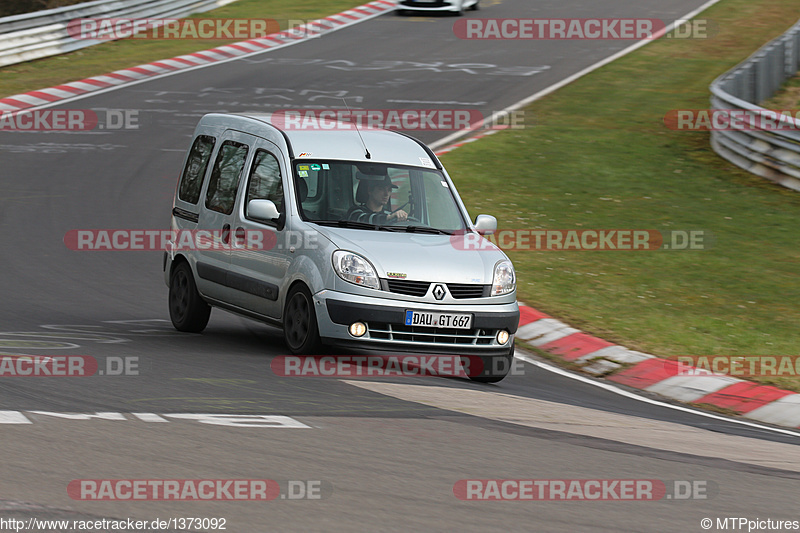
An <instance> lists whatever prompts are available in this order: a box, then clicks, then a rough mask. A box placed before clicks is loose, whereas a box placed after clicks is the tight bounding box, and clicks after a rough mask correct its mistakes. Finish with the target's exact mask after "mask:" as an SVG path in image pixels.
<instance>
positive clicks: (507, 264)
mask: <svg viewBox="0 0 800 533" xmlns="http://www.w3.org/2000/svg"><path fill="white" fill-rule="evenodd" d="M516 288H517V277H516V275H515V274H514V265H512V264H511V261H500V262H499V263H497V264H496V265H495V266H494V277H493V279H492V296H500V295H503V294H508V293H509V292H512V291H513V290H514V289H516Z"/></svg>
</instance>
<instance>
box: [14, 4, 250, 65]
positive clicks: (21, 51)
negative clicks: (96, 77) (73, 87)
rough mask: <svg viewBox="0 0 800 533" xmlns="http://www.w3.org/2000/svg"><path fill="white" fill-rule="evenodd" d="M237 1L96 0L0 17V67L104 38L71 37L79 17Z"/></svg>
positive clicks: (174, 13) (163, 12)
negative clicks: (72, 23)
mask: <svg viewBox="0 0 800 533" xmlns="http://www.w3.org/2000/svg"><path fill="white" fill-rule="evenodd" d="M235 1H236V0H97V1H95V2H86V3H83V4H76V5H73V6H67V7H62V8H58V9H47V10H44V11H36V12H34V13H26V14H23V15H12V16H10V17H2V18H0V67H2V66H6V65H13V64H15V63H22V62H24V61H30V60H32V59H39V58H42V57H48V56H53V55H58V54H64V53H66V52H72V51H73V50H78V49H80V48H86V47H87V46H93V45H95V44H100V43H102V42H107V41H106V40H90V39H74V38H72V37H71V36H70V35H69V33H68V31H67V24H68V23H69V21H70V20H73V19H79V18H112V17H118V18H177V17H185V16H187V15H190V14H192V13H202V12H204V11H210V10H212V9H216V8H218V7H221V6H224V5H226V4H230V3H231V2H235Z"/></svg>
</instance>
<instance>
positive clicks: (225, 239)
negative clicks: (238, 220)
mask: <svg viewBox="0 0 800 533" xmlns="http://www.w3.org/2000/svg"><path fill="white" fill-rule="evenodd" d="M230 241H231V225H230V224H225V225H224V226H222V244H228V243H229V242H230Z"/></svg>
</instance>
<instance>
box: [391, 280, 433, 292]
mask: <svg viewBox="0 0 800 533" xmlns="http://www.w3.org/2000/svg"><path fill="white" fill-rule="evenodd" d="M430 285H431V283H430V282H429V281H410V280H406V279H387V280H386V287H387V289H388V291H389V292H396V293H398V294H405V295H407V296H425V295H426V294H428V287H430Z"/></svg>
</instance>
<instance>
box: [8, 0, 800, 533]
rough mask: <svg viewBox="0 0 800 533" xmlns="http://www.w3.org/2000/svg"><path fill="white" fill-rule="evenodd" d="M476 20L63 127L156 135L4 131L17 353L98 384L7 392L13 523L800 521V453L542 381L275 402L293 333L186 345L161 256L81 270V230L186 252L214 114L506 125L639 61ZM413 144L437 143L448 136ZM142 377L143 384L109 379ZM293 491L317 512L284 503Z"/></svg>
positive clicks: (103, 261) (141, 89)
mask: <svg viewBox="0 0 800 533" xmlns="http://www.w3.org/2000/svg"><path fill="white" fill-rule="evenodd" d="M701 4H702V2H701V1H699V0H691V1H690V0H636V1H634V0H592V1H574V0H573V1H570V2H563V1H539V0H536V1H531V0H490V1H484V2H482V5H481V10H480V11H478V12H468V13H467V14H466V15H465V16H467V17H483V18H488V17H491V18H511V17H536V18H589V17H599V18H614V17H620V18H659V19H663V20H666V21H671V20H673V19H675V18H678V17H680V16H682V15H684V14H686V13H688V12H690V11H691V10H693V9H695V8H697V7H698V6H699V5H701ZM265 16H268V15H265ZM455 20H456V19H455V18H453V17H447V16H431V17H427V16H397V15H395V14H394V13H388V14H385V15H382V16H380V17H377V18H374V19H371V20H369V21H366V22H363V23H360V24H357V25H355V26H352V27H349V28H346V29H344V30H341V31H337V32H334V33H331V34H327V35H324V36H323V37H321V38H319V39H311V40H308V41H304V42H301V43H298V44H296V45H292V46H288V47H284V48H280V49H277V50H273V51H268V52H265V53H262V54H259V55H255V56H250V57H247V58H244V59H241V60H236V61H230V62H225V63H221V64H218V65H215V66H211V67H208V68H202V69H197V70H192V71H189V72H183V73H178V74H176V75H171V76H167V77H162V78H158V79H152V80H149V81H146V82H144V83H139V84H135V85H129V86H125V87H122V88H119V89H116V90H112V91H109V92H103V93H99V94H94V95H92V96H89V97H87V98H82V99H76V100H74V101H70V102H65V103H62V104H61V105H59V106H57V107H56V108H65V109H85V108H91V109H97V110H101V114H102V110H105V109H122V110H129V111H130V110H133V111H135V112H136V113H137V114H138V121H139V128H138V129H130V130H118V131H116V130H115V131H109V130H93V131H87V132H72V133H55V132H49V133H44V132H0V176H2V180H1V181H0V225H1V226H0V227H1V228H2V231H0V246H2V250H3V251H2V255H0V269H1V270H2V276H0V295H2V302H3V304H2V305H0V352H2V353H9V354H31V355H86V356H92V357H94V358H95V359H96V360H97V361H98V362H99V363H100V370H102V371H103V375H100V373H98V374H97V375H94V376H91V377H82V378H81V377H74V378H66V379H55V378H50V377H29V378H27V379H25V378H22V377H4V378H0V432H1V434H2V442H3V450H4V457H3V461H2V466H1V467H0V472H1V473H2V474H1V475H0V516H2V517H4V518H7V517H18V518H27V517H40V518H69V519H70V520H72V519H84V518H88V517H91V518H99V517H109V518H129V517H131V518H140V519H147V520H153V519H156V518H160V519H169V518H175V517H205V518H212V517H217V518H225V519H226V520H227V530H229V531H235V532H262V531H263V532H266V531H409V530H410V531H414V530H418V531H451V530H461V531H487V530H488V531H491V530H500V529H503V530H508V531H564V532H576V531H615V532H616V531H680V532H686V531H703V530H704V529H703V528H702V527H701V520H702V519H703V518H711V519H712V520H714V521H716V519H717V518H718V517H721V518H725V517H749V518H750V519H755V518H762V519H766V518H772V519H790V520H795V519H797V518H800V517H798V516H797V514H798V513H797V507H796V501H797V497H796V494H797V487H798V479H800V453H798V448H797V447H796V446H797V443H798V442H800V440H799V439H800V435H792V434H789V432H783V433H781V432H778V431H772V430H770V429H769V428H763V427H754V426H746V425H742V424H738V423H735V422H732V421H728V420H724V419H720V418H710V417H706V416H702V415H700V414H695V413H691V412H686V411H679V410H674V409H670V408H668V407H664V406H659V405H654V404H649V403H645V402H641V401H637V400H635V399H630V398H626V397H623V396H620V395H617V394H614V393H612V392H609V391H605V390H602V389H599V388H596V387H594V386H591V385H589V384H586V383H582V382H578V381H575V380H572V379H569V378H567V377H564V376H561V375H558V374H555V373H552V372H549V371H547V370H544V369H542V368H540V367H538V366H534V365H531V364H521V366H520V369H521V370H520V371H519V372H517V373H515V375H511V376H509V377H508V378H506V379H505V380H503V381H502V382H500V383H499V384H496V385H479V384H475V383H470V382H467V381H463V380H459V379H446V378H402V379H399V378H398V379H368V380H357V379H335V378H285V377H278V376H276V375H275V374H274V373H273V372H272V370H271V368H270V363H271V362H272V361H273V359H274V358H275V357H276V356H279V355H283V354H286V353H287V351H286V348H285V347H284V345H283V341H282V337H281V334H280V332H279V331H278V330H275V329H272V328H270V327H267V326H264V325H261V324H258V323H255V322H251V321H247V320H245V319H241V318H238V317H235V316H233V315H230V314H227V313H224V312H221V311H219V310H215V311H214V312H212V316H211V322H210V324H209V326H208V328H207V329H206V331H205V332H204V333H203V334H202V335H192V334H182V333H178V332H176V331H175V330H174V329H173V328H172V325H171V324H170V322H169V315H168V310H167V288H166V286H165V285H164V282H163V274H162V270H161V253H160V252H76V251H72V250H69V249H67V248H66V246H65V244H64V236H65V234H66V233H67V232H68V231H70V230H74V229H112V228H136V229H163V228H166V227H168V222H169V215H170V209H171V202H172V196H173V193H174V190H175V183H176V179H177V175H178V173H179V171H180V167H181V164H182V161H183V157H184V151H185V150H186V149H187V147H188V145H189V143H190V140H191V134H192V131H193V128H194V126H195V124H196V123H197V121H198V119H199V118H200V117H201V116H202V115H203V114H205V113H208V112H212V111H228V112H246V111H269V112H274V111H278V110H280V109H297V108H324V107H332V108H341V98H342V97H345V98H347V101H348V103H349V104H350V105H351V106H352V107H360V108H364V109H403V108H406V109H420V108H426V109H427V108H431V109H469V110H474V109H477V110H480V111H481V113H483V114H484V115H488V114H490V113H491V112H493V111H497V110H501V109H503V108H505V107H507V106H509V105H512V104H513V103H515V102H517V101H519V100H521V99H523V98H525V97H527V96H529V95H531V94H533V93H535V92H537V91H540V90H542V89H544V88H546V87H548V86H550V85H552V84H554V83H556V82H558V81H560V80H562V79H564V78H566V77H568V76H570V75H571V74H574V73H576V72H579V71H580V70H582V69H584V68H586V67H588V66H590V65H592V64H594V63H596V62H597V61H600V60H602V59H603V58H605V57H608V56H609V55H612V54H613V53H615V52H617V51H619V50H621V49H623V48H625V47H627V46H629V45H630V44H632V42H631V41H599V42H596V41H580V40H567V41H503V40H497V41H466V40H461V39H458V38H457V37H455V36H454V34H453V32H452V25H453V22H454V21H455ZM413 133H414V134H415V135H416V136H418V137H419V138H421V139H422V140H424V141H426V142H428V143H433V142H435V141H436V140H438V139H441V138H442V137H444V136H446V135H448V134H449V133H451V132H449V131H446V132H442V131H420V132H413ZM454 179H455V181H456V184H457V183H458V176H454ZM475 214H477V213H473V216H474V215H475ZM126 361H127V362H128V364H129V365H135V366H132V367H130V368H129V370H130V372H129V374H130V375H110V374H116V373H119V365H120V364H122V365H124V364H125V362H126ZM135 372H136V373H135ZM97 413H102V414H100V415H98V416H94V417H90V416H86V415H92V414H97ZM203 414H206V415H208V414H216V415H247V416H248V418H246V417H244V416H239V417H230V416H228V417H227V418H225V417H221V418H220V417H219V416H218V417H216V418H215V417H212V416H205V417H203V416H199V415H203ZM191 415H195V416H191ZM274 417H289V418H274ZM76 479H77V480H79V479H95V480H96V479H270V480H276V481H278V482H279V484H280V486H281V490H282V491H283V495H284V496H287V498H281V497H278V498H277V499H275V500H274V501H270V502H257V501H249V502H230V501H207V502H191V501H178V502H159V501H133V500H128V501H114V502H101V501H79V500H74V499H72V498H71V497H70V496H69V495H68V492H67V487H68V485H69V483H70V481H71V480H76ZM465 479H471V480H487V479H539V480H542V479H544V480H547V479H550V480H595V479H596V480H601V479H619V480H625V479H636V480H660V481H662V482H663V483H664V485H665V487H666V490H667V493H666V495H664V497H662V498H661V499H658V501H571V502H563V501H561V502H560V501H516V502H496V501H462V500H460V499H459V498H457V497H456V495H454V486H456V485H457V484H458V482H459V480H465ZM298 480H302V481H305V482H312V484H311V485H306V487H307V488H308V487H312V486H315V487H319V488H320V490H318V491H317V492H314V494H315V495H318V496H319V498H317V497H314V498H297V499H296V500H293V499H292V498H290V497H288V495H289V492H287V491H289V487H290V485H291V483H290V481H298ZM687 481H688V482H689V484H691V485H692V486H693V487H695V490H694V492H692V493H691V495H690V496H691V497H687V498H684V497H683V496H685V494H683V493H681V492H680V491H678V489H677V488H676V487H685V486H686V484H685V482H687ZM676 482H677V483H676ZM294 486H295V487H296V484H295V485H294ZM671 491H672V492H671ZM306 492H307V493H308V494H311V493H312V491H311V489H310V488H308V490H307V491H306ZM0 525H2V524H0ZM192 529H200V528H192ZM72 530H73V529H66V530H64V531H72ZM208 530H209V531H210V530H211V529H210V528H209V529H208ZM76 531H77V529H76Z"/></svg>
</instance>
